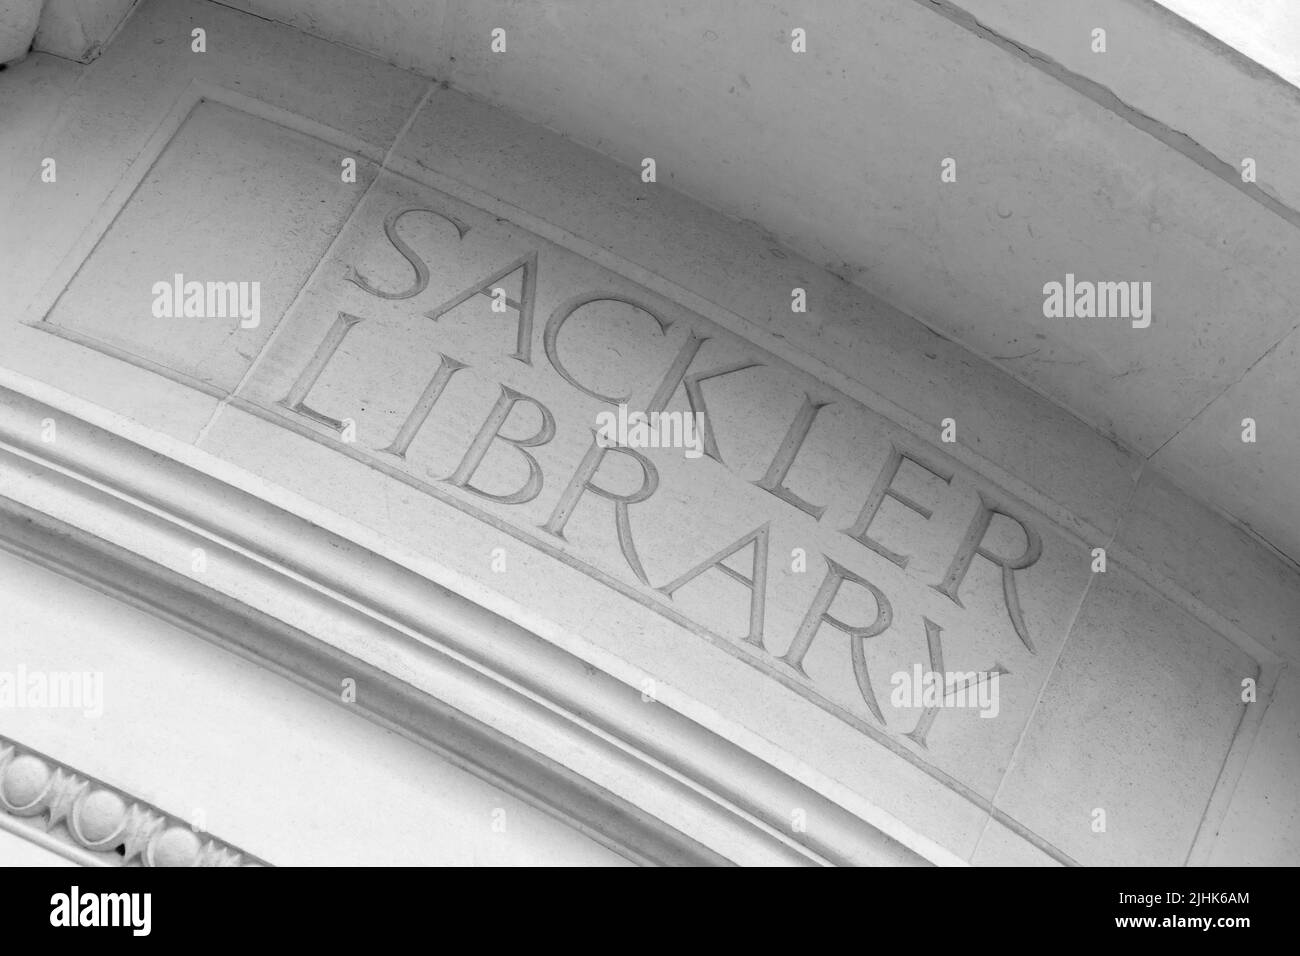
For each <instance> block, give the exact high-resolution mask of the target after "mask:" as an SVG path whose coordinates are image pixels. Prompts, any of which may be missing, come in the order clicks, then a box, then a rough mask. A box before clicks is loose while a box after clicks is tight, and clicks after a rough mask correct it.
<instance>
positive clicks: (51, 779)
mask: <svg viewBox="0 0 1300 956" xmlns="http://www.w3.org/2000/svg"><path fill="white" fill-rule="evenodd" d="M0 829H11V830H18V831H19V832H20V833H23V834H24V835H27V833H28V832H29V831H31V830H37V831H39V832H40V833H42V834H44V835H45V836H46V837H50V838H53V843H54V844H56V845H61V846H62V849H57V850H56V852H62V853H63V854H64V855H74V858H77V859H83V860H84V854H77V853H76V850H77V849H80V850H84V851H88V852H89V854H90V855H91V856H92V857H96V858H97V859H95V860H94V862H95V863H96V864H98V865H103V864H104V863H105V862H107V863H109V864H116V865H121V866H263V865H265V864H263V863H262V862H261V861H259V860H256V859H254V858H253V857H251V856H249V855H248V854H246V853H244V852H243V851H241V850H236V849H234V848H233V847H230V846H228V845H227V844H225V843H222V842H221V841H219V840H214V839H212V838H211V837H208V836H207V835H206V834H202V833H196V832H195V831H194V830H193V829H192V828H191V827H190V826H189V825H188V824H187V823H185V822H184V821H183V820H180V819H178V818H176V817H173V816H171V815H170V814H167V813H164V812H163V811H162V810H159V809H158V808H157V807H154V806H151V805H149V804H147V803H144V802H143V801H140V800H137V799H135V798H134V797H129V796H125V795H123V794H122V793H120V792H118V791H117V790H114V789H113V788H111V787H108V786H106V785H105V784H102V783H99V782H98V781H96V780H92V779H91V778H89V777H87V776H85V775H84V774H81V773H78V772H77V771H75V770H71V769H69V768H67V767H63V766H61V765H59V764H58V763H56V762H55V761H53V760H50V759H49V758H48V757H45V756H42V755H39V754H35V753H31V752H29V751H25V750H23V749H21V748H19V747H18V746H17V745H16V744H14V743H13V742H12V741H9V740H6V739H5V738H3V737H0ZM25 831H26V832H25ZM43 842H46V843H47V844H48V843H49V842H50V841H48V840H47V841H43ZM51 848H52V849H55V847H51ZM69 850H71V851H72V854H69V852H68V851H69ZM86 862H90V861H86Z"/></svg>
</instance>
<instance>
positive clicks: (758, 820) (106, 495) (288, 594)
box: [0, 383, 951, 865]
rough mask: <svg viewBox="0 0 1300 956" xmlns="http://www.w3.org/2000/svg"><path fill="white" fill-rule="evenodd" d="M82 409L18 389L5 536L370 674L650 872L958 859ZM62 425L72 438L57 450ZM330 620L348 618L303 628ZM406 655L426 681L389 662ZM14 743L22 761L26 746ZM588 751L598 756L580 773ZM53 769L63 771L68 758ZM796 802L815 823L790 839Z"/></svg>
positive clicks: (176, 611) (4, 490)
mask: <svg viewBox="0 0 1300 956" xmlns="http://www.w3.org/2000/svg"><path fill="white" fill-rule="evenodd" d="M44 397H45V398H50V396H44ZM51 401H54V399H52V398H51ZM69 404H75V402H73V401H72V400H69V402H67V403H65V402H63V401H62V400H58V403H57V404H51V403H50V402H48V401H46V400H41V399H36V398H32V397H30V396H29V395H27V394H24V392H22V391H19V390H16V389H14V388H11V387H6V386H5V385H4V384H3V383H0V548H3V549H4V550H6V551H9V552H11V553H13V554H17V555H19V556H21V557H23V558H26V559H28V560H30V561H32V562H34V563H36V564H39V565H41V566H43V567H45V568H48V569H52V570H55V571H57V572H59V573H60V574H62V575H65V576H67V577H70V578H72V579H74V580H76V581H79V582H81V583H84V584H89V585H90V586H92V587H94V588H96V589H98V590H99V591H101V592H103V593H106V594H108V595H111V596H112V597H114V598H116V599H118V600H120V601H123V602H126V603H127V604H130V605H132V606H134V607H137V608H140V609H144V610H146V611H148V612H150V613H151V614H155V615H158V616H160V617H163V618H165V619H167V620H169V621H171V622H173V623H175V624H177V625H179V626H180V627H182V628H184V629H185V630H187V631H189V632H191V633H193V634H196V635H198V636H200V637H202V638H204V639H206V640H208V641H210V642H212V643H214V644H216V645H218V646H221V647H225V648H227V649H229V650H231V651H233V652H235V653H236V654H239V655H240V656H242V657H244V658H246V659H250V660H253V661H254V662H256V663H257V664H259V665H261V666H262V667H265V668H268V669H270V670H272V671H274V672H276V673H279V674H282V675H283V676H285V677H287V678H289V679H291V680H293V681H295V682H296V683H298V684H299V685H302V686H305V687H308V688H311V689H314V690H316V691H317V692H319V693H321V694H323V695H328V696H331V697H335V696H336V695H337V686H336V682H335V681H334V678H335V677H336V676H337V674H338V673H339V672H340V670H342V671H344V672H347V673H354V674H357V675H360V676H364V679H365V681H366V683H367V686H368V688H369V691H368V693H367V694H366V695H365V697H364V698H363V700H362V701H360V702H359V704H360V708H361V710H362V712H363V713H364V715H365V716H366V717H367V718H368V719H369V720H371V721H373V722H375V723H377V724H379V725H381V726H384V727H386V728H389V729H391V730H394V731H396V732H398V733H400V734H401V735H403V736H404V737H406V738H408V739H410V740H413V741H416V742H417V743H419V744H420V745H421V746H423V747H425V748H427V749H428V750H430V751H432V752H434V753H437V754H439V755H441V756H443V757H445V758H447V759H448V760H450V761H451V762H452V763H454V764H456V765H457V766H460V767H462V768H464V769H466V770H469V771H470V772H471V773H473V774H475V775H477V776H479V777H480V778H482V779H485V780H487V781H489V782H491V783H493V784H495V785H496V786H498V787H501V788H503V789H504V790H506V791H507V792H509V793H511V794H513V795H515V796H517V797H518V798H520V799H522V800H523V801H525V802H527V803H529V804H531V805H532V806H534V807H537V808H540V809H542V810H543V811H545V812H546V813H548V814H550V815H551V816H553V817H556V818H558V819H560V820H562V821H563V822H565V823H567V824H568V825H570V826H571V827H573V828H575V829H577V830H578V831H580V832H582V833H584V834H586V835H588V836H589V837H591V838H592V839H593V840H595V841H596V842H598V843H600V844H602V845H604V846H606V847H608V848H610V849H612V850H614V851H615V852H617V853H618V854H620V855H622V856H624V857H625V858H627V859H629V860H631V861H633V862H635V863H638V864H643V865H726V864H794V865H827V864H840V865H900V864H901V865H924V864H925V863H926V862H927V858H929V859H940V860H944V861H945V862H951V860H950V859H948V858H947V857H946V856H945V854H944V853H943V851H941V850H938V849H937V848H936V847H934V846H933V844H930V843H929V841H928V840H925V839H924V838H920V837H917V836H916V835H915V834H914V833H912V832H911V831H910V830H907V829H906V828H905V827H903V826H902V825H901V824H898V823H897V821H893V820H892V818H889V817H888V816H887V815H885V814H879V815H878V816H877V819H876V820H873V821H872V822H868V821H867V820H865V819H863V817H862V816H861V815H860V813H853V812H850V811H849V810H848V809H846V808H844V807H842V806H840V805H839V804H837V803H835V802H833V801H832V800H830V799H829V798H827V797H826V796H824V795H823V794H821V793H820V792H818V791H816V790H814V789H813V788H811V787H809V786H807V785H805V784H804V783H802V782H800V781H799V780H797V779H795V778H794V777H793V776H791V775H789V774H787V773H786V772H784V771H782V770H779V769H778V768H776V767H774V766H772V765H771V764H768V763H767V762H765V761H763V760H761V759H760V758H759V757H758V756H756V755H754V754H753V753H751V752H749V751H747V750H745V749H743V748H742V747H740V746H738V745H737V744H735V743H733V742H730V741H728V740H725V739H723V738H722V737H720V736H718V735H716V734H715V733H713V732H712V731H709V730H707V729H706V728H704V727H702V726H701V725H699V724H697V723H695V722H694V721H692V720H691V719H689V718H688V717H686V716H684V715H683V714H681V713H678V712H677V711H675V710H673V709H670V708H669V707H666V706H661V705H655V706H646V704H645V703H644V702H643V700H642V698H641V688H640V687H638V686H634V685H633V684H631V683H628V682H626V681H624V680H620V679H618V678H616V677H614V676H612V675H610V674H606V673H604V672H603V671H600V670H598V669H596V668H593V667H592V666H591V665H589V664H588V663H586V662H585V661H583V660H581V659H579V658H578V657H576V656H574V655H573V654H571V653H569V652H568V651H566V650H564V649H562V648H561V647H559V646H558V645H556V644H554V643H552V642H551V641H548V640H546V639H544V638H542V637H540V636H539V635H538V634H535V633H533V632H531V631H529V630H527V629H526V628H524V627H522V626H520V625H518V624H515V623H513V622H511V621H509V620H507V619H506V618H504V617H502V616H500V615H498V614H496V613H494V612H493V611H491V610H489V609H487V608H485V607H484V606H482V605H480V604H477V603H475V602H474V601H473V600H471V599H469V598H468V597H466V596H464V595H462V594H459V593H457V592H456V591H454V590H452V589H451V588H448V587H443V586H440V585H439V584H436V583H434V582H433V581H431V580H429V578H427V577H425V576H422V575H421V574H418V573H416V572H415V571H413V570H411V569H410V568H407V567H405V566H402V565H399V564H398V563H396V562H395V561H392V560H390V559H389V558H387V557H384V556H383V555H381V554H379V553H377V552H376V551H374V550H371V549H369V548H367V547H364V546H363V545H361V544H359V543H358V542H357V541H354V540H349V539H348V538H347V537H344V536H343V535H341V534H339V533H337V532H336V531H332V530H328V529H327V528H325V527H322V526H321V525H319V524H316V523H313V522H311V521H308V520H306V519H305V518H303V517H301V516H299V515H297V514H295V513H294V512H293V511H292V510H290V509H289V508H288V507H286V506H285V505H284V503H283V497H284V494H283V493H282V492H279V491H278V490H277V489H274V488H272V487H270V486H267V485H266V484H265V483H264V482H262V481H261V480H260V479H257V478H254V477H252V476H250V475H248V474H247V473H244V472H240V471H238V470H237V469H234V468H233V467H232V466H229V465H226V464H225V463H222V462H219V461H218V460H216V459H213V458H211V457H210V456H207V455H205V454H203V453H200V452H196V451H194V450H193V449H190V448H186V447H183V446H181V445H180V444H179V443H170V444H169V443H168V442H167V441H166V440H163V439H161V438H157V437H156V436H153V437H150V438H148V439H147V441H146V438H145V435H146V433H143V432H140V433H139V434H133V433H132V434H131V437H126V435H124V434H119V433H115V432H114V431H110V430H108V429H106V428H103V427H100V426H99V425H97V424H95V423H92V421H90V420H88V418H89V417H93V414H94V413H92V412H89V411H86V412H83V411H82V410H81V409H80V408H77V410H76V411H70V410H69V408H68V407H67V406H68V405H69ZM83 415H85V416H86V417H82V416H83ZM51 419H52V420H54V421H55V422H56V423H57V428H58V436H59V437H58V440H57V441H56V442H43V441H42V440H41V437H40V436H41V432H42V423H43V422H47V421H49V420H51ZM125 431H126V432H128V433H131V429H129V428H127V429H125ZM149 434H151V433H149ZM104 529H112V530H111V531H110V532H107V533H106V532H105V531H104ZM195 548H202V549H204V551H205V552H206V554H207V555H208V556H209V557H208V571H207V572H206V573H205V574H204V575H203V580H202V581H199V580H196V579H195V578H194V577H191V576H188V575H186V574H184V573H181V572H179V571H176V570H173V567H174V564H175V562H174V561H172V562H171V564H172V566H173V567H169V566H168V560H167V556H168V555H171V556H173V557H174V555H175V554H177V553H181V554H185V553H189V552H191V551H192V550H193V549H195ZM250 595H252V596H253V597H249V596H250ZM322 620H325V621H336V622H338V627H337V629H334V628H324V629H323V628H316V629H314V630H313V629H312V628H309V627H305V626H303V623H304V622H307V621H316V622H319V621H322ZM339 635H347V636H346V637H340V636H339ZM394 659H400V660H402V661H403V662H404V664H405V665H406V666H408V667H410V668H414V669H416V670H417V671H418V672H419V673H420V675H421V678H422V680H423V682H424V686H423V687H417V686H414V685H413V684H412V683H410V682H408V681H407V680H406V679H404V678H403V677H400V676H398V675H396V674H395V673H393V672H391V671H390V670H387V669H385V667H384V666H381V663H380V662H382V661H384V660H394ZM429 687H436V688H438V690H437V692H430V691H429V690H427V689H426V688H429ZM502 727H510V728H512V730H511V732H509V733H507V732H505V731H503V730H502V729H500V728H502ZM3 743H4V742H0V744H3ZM9 746H10V748H11V749H12V751H13V753H12V754H11V755H10V757H9V758H8V760H9V763H8V766H10V767H12V765H13V760H14V755H15V754H21V753H23V748H22V747H21V742H19V745H18V746H17V747H14V746H13V745H9ZM572 753H582V754H584V755H585V758H586V759H587V761H588V762H587V763H586V764H585V765H584V766H582V767H574V766H571V765H569V763H568V760H567V758H566V754H572ZM36 759H38V760H45V761H47V763H46V764H45V765H46V766H48V767H49V768H50V769H51V772H54V770H55V765H56V764H57V762H58V755H57V754H55V755H50V756H49V757H45V756H44V755H38V756H37V757H36ZM27 764H30V761H27ZM29 769H31V767H30V766H29ZM58 772H61V773H63V774H65V775H66V776H69V777H70V778H75V779H81V780H87V781H88V784H87V785H89V786H100V785H99V784H98V783H97V782H95V781H92V780H90V779H89V778H88V777H87V776H86V775H84V774H80V775H79V774H77V773H76V771H75V769H73V768H63V769H61V770H59V771H58ZM101 789H110V790H111V781H110V782H109V783H108V784H105V785H103V787H102V788H101ZM125 801H126V802H130V797H129V796H127V797H125ZM132 805H134V806H138V807H139V808H140V809H139V813H141V814H144V817H145V819H148V820H152V819H154V818H155V817H156V818H157V819H158V820H162V821H163V822H162V823H159V824H156V825H157V826H161V827H162V828H163V831H164V832H167V831H168V830H169V829H175V825H176V821H174V820H173V819H172V818H170V817H167V815H166V814H163V813H161V811H156V810H155V809H153V808H150V807H148V806H147V805H144V804H143V803H141V802H139V801H135V803H134V804H132ZM792 808H799V809H800V810H802V811H803V812H804V813H805V814H806V816H807V818H808V819H812V820H815V821H816V822H817V825H816V826H810V827H808V828H807V829H806V830H794V829H792V827H791V825H790V815H791V812H792ZM150 814H153V815H154V816H150ZM10 815H11V816H12V814H10ZM4 816H5V814H0V819H3V817H4ZM146 829H147V828H146ZM140 832H141V833H143V832H145V831H144V830H141V831H140ZM149 832H150V833H152V831H149ZM176 839H177V840H180V838H179V837H177V838H176ZM74 842H75V841H74ZM138 842H139V840H137V842H136V843H133V844H132V846H137V844H138ZM148 846H149V844H148V843H147V842H146V843H145V844H144V848H143V849H140V848H138V847H137V849H136V852H137V853H143V852H148ZM83 849H85V847H84V846H83ZM204 852H205V853H210V854H213V856H212V858H213V859H223V860H224V859H228V857H226V856H224V855H223V854H226V853H232V854H238V853H239V851H238V850H235V849H233V848H226V847H225V846H224V845H223V844H219V843H214V844H213V849H212V850H210V851H209V850H207V849H205V850H204ZM923 854H924V855H923ZM258 862H260V861H258ZM266 862H267V863H268V864H271V865H274V864H275V862H276V861H275V860H273V859H272V860H267V861H266Z"/></svg>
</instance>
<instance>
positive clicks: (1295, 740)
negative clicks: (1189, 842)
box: [1207, 668, 1300, 866]
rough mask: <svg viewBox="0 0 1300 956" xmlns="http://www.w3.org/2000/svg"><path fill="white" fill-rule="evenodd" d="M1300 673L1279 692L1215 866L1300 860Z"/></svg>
mask: <svg viewBox="0 0 1300 956" xmlns="http://www.w3.org/2000/svg"><path fill="white" fill-rule="evenodd" d="M1298 727H1300V674H1297V672H1296V671H1295V669H1294V668H1288V669H1287V671H1286V672H1285V673H1284V674H1283V675H1282V678H1281V679H1280V680H1279V681H1278V683H1277V686H1276V688H1275V689H1274V691H1273V697H1272V700H1271V701H1270V702H1269V704H1268V710H1267V711H1266V712H1265V714H1264V720H1263V723H1262V724H1261V725H1260V727H1259V730H1258V732H1257V733H1256V735H1255V740H1254V744H1253V746H1252V747H1251V750H1250V757H1249V758H1248V759H1247V761H1246V766H1245V769H1244V770H1243V772H1242V775H1241V779H1240V780H1238V781H1237V784H1236V789H1235V790H1234V791H1233V795H1232V802H1231V803H1230V804H1229V807H1228V812H1227V815H1226V817H1225V818H1224V820H1223V822H1222V824H1221V825H1220V826H1219V829H1218V833H1217V838H1216V839H1215V841H1214V846H1213V849H1212V851H1211V853H1210V855H1209V859H1208V861H1207V862H1208V863H1209V864H1210V865H1211V866H1295V865H1296V860H1298V859H1300V798H1298V797H1297V790H1296V783H1295V782H1296V779H1297V778H1300V731H1297V728H1298Z"/></svg>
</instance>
